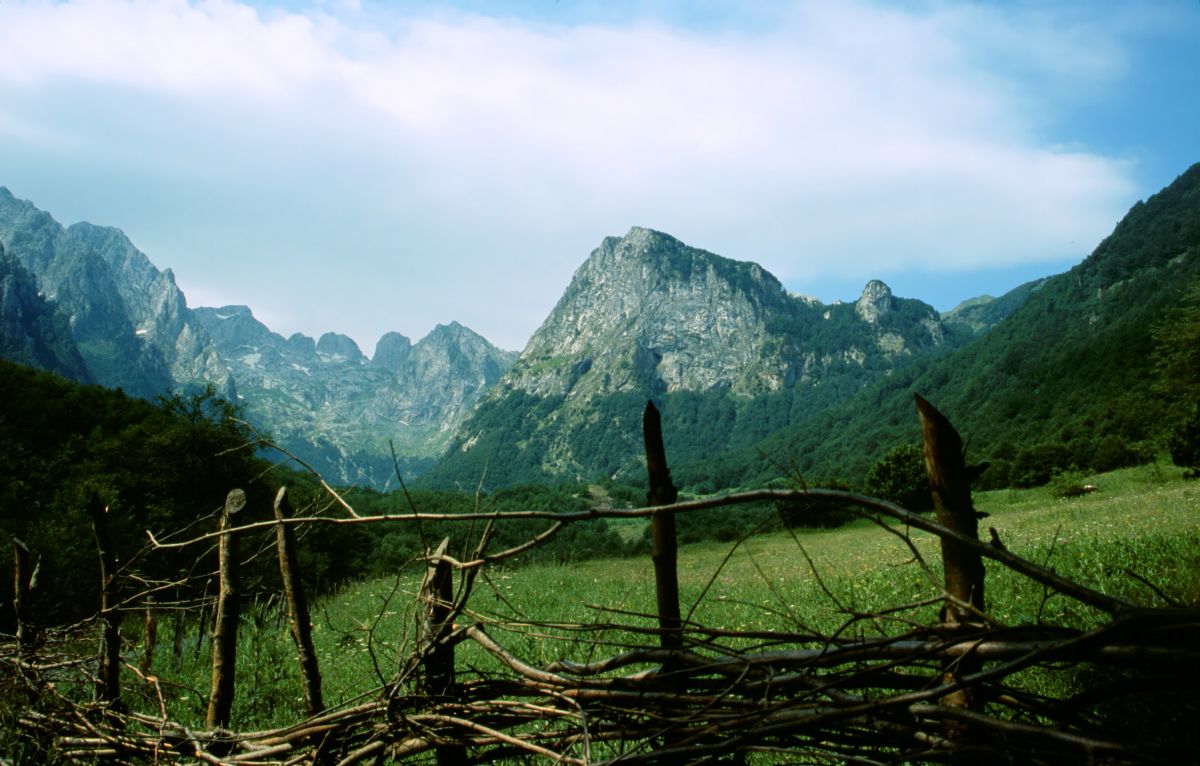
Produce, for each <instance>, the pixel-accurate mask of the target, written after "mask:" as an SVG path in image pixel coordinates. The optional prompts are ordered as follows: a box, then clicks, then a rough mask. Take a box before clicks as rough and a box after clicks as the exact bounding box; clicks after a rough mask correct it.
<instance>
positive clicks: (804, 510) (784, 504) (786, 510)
mask: <svg viewBox="0 0 1200 766" xmlns="http://www.w3.org/2000/svg"><path fill="white" fill-rule="evenodd" d="M819 487H820V488H821V489H841V490H847V491H853V487H851V486H850V485H849V484H848V483H846V482H844V481H842V480H841V479H830V480H828V481H823V482H820V483H819ZM775 512H776V513H777V514H779V519H780V521H782V522H783V525H784V526H785V527H787V528H788V529H795V528H798V527H810V528H812V527H817V528H830V527H840V526H842V525H843V524H847V523H849V522H851V521H853V520H854V519H856V518H858V513H857V511H856V510H855V508H854V506H851V505H847V504H846V503H841V502H838V501H837V500H826V499H824V498H816V497H813V498H798V499H795V500H776V501H775Z"/></svg>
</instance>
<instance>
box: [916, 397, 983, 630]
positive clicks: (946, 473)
mask: <svg viewBox="0 0 1200 766" xmlns="http://www.w3.org/2000/svg"><path fill="white" fill-rule="evenodd" d="M915 396H916V402H917V413H918V414H919V415H920V418H921V435H922V437H923V440H924V452H925V469H926V470H927V471H928V472H929V484H930V487H931V488H932V489H933V503H934V507H935V508H936V509H937V515H938V521H939V522H940V523H941V524H942V525H944V526H947V527H949V528H950V529H953V530H954V531H956V532H959V533H961V534H963V535H966V536H967V537H971V538H978V537H979V521H978V518H977V517H976V515H975V506H974V505H973V504H972V502H971V481H972V480H973V479H974V476H973V475H972V472H971V471H969V470H968V469H967V466H966V463H965V462H964V459H963V442H962V437H960V436H959V435H958V431H957V430H955V428H954V426H953V425H951V424H950V421H949V420H948V419H947V418H946V416H945V415H943V414H942V413H941V412H939V411H938V410H937V408H936V407H934V406H933V405H932V404H930V403H929V402H927V401H925V400H924V399H922V398H921V397H920V395H915ZM942 564H943V569H944V571H945V583H946V592H947V593H948V594H950V596H952V597H953V598H954V599H955V600H956V601H958V602H962V603H966V604H970V605H971V606H972V607H974V608H975V609H978V610H980V611H982V610H983V603H984V602H983V574H984V572H983V559H982V557H980V555H979V554H978V553H976V552H975V551H972V550H970V549H968V548H965V547H963V546H962V545H959V544H958V543H956V542H953V541H951V540H947V539H945V538H942ZM945 618H946V621H947V622H952V623H962V622H969V621H971V614H970V612H969V610H965V609H963V608H962V607H960V606H958V605H957V604H956V603H955V602H954V601H950V602H947V604H946V616H945Z"/></svg>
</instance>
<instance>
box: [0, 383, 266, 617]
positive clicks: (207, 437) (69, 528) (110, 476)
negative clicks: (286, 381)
mask: <svg viewBox="0 0 1200 766" xmlns="http://www.w3.org/2000/svg"><path fill="white" fill-rule="evenodd" d="M0 401H3V402H4V406H3V410H0V474H2V475H4V476H5V477H6V481H5V482H3V484H2V485H0V530H3V532H4V533H6V534H11V535H16V536H17V537H19V538H21V539H23V540H24V541H25V542H26V543H27V544H28V545H29V546H30V548H31V549H32V550H33V551H34V552H35V554H36V555H37V556H39V557H40V558H41V565H42V572H43V573H45V574H44V576H43V578H42V583H43V586H42V588H41V589H40V591H39V592H38V594H37V598H38V601H37V604H38V609H37V611H38V612H39V614H40V615H41V616H42V618H44V619H45V620H47V621H51V622H56V621H62V620H70V619H78V618H80V617H82V616H85V615H87V614H90V613H92V612H94V611H95V608H96V606H97V604H98V600H97V594H98V583H97V580H98V574H97V568H96V567H97V565H96V552H95V543H94V542H93V539H92V530H91V522H90V519H89V518H88V517H87V514H86V513H85V507H86V504H87V501H88V499H89V498H90V497H91V496H92V495H93V494H95V495H98V497H99V498H100V500H101V501H102V502H103V503H104V504H105V505H106V506H107V508H108V512H107V514H106V516H105V518H106V521H107V524H108V526H109V534H110V536H111V537H112V539H113V541H114V546H115V548H116V554H117V557H118V560H119V561H121V562H123V564H124V565H125V567H126V568H127V569H129V568H131V569H132V571H133V572H136V573H138V574H139V575H141V576H143V577H173V576H175V575H177V574H178V572H179V571H180V570H181V569H191V568H193V567H195V566H197V561H196V559H195V555H192V554H180V553H178V552H174V553H167V552H162V553H160V554H158V555H153V556H147V555H144V553H143V552H142V549H143V548H144V546H145V543H146V530H151V531H153V532H154V533H155V534H160V535H161V534H165V533H171V532H177V531H179V530H182V529H184V528H187V527H189V525H192V524H194V523H195V522H196V521H197V520H199V519H202V518H204V517H206V516H210V515H211V514H212V513H213V512H214V510H215V509H218V508H220V507H221V505H222V504H223V502H224V498H225V495H226V493H227V492H228V491H229V490H230V489H232V488H234V487H243V488H245V489H246V490H247V492H249V493H250V494H251V497H252V498H253V499H254V500H255V501H256V503H257V504H258V505H259V506H260V507H265V508H269V507H270V505H269V488H267V487H265V486H264V485H262V484H261V482H259V483H258V484H255V482H254V480H255V477H256V476H258V475H259V474H261V473H262V471H263V469H264V468H265V467H266V466H265V464H264V463H262V462H261V461H259V460H257V459H256V458H254V456H253V448H252V446H251V439H250V437H249V435H248V433H247V432H246V430H245V427H244V426H243V425H242V424H240V423H239V422H238V421H236V420H235V419H234V418H233V416H234V415H236V414H237V410H236V408H234V407H233V406H232V405H230V404H229V403H228V402H225V401H223V400H221V399H219V398H217V397H216V396H215V395H214V394H213V392H212V391H211V390H209V391H204V392H201V393H199V394H196V395H194V396H191V397H182V396H175V397H171V398H170V399H166V400H163V401H161V402H160V403H159V404H157V405H155V404H152V403H149V402H146V401H144V400H141V399H134V398H130V397H127V396H125V395H124V394H123V393H121V392H120V391H110V390H107V389H103V388H100V387H97V386H81V385H78V384H73V383H69V382H68V381H66V380H64V379H62V378H59V377H57V376H55V375H52V374H50V373H45V372H38V371H35V370H32V369H30V368H27V367H22V366H20V365H14V364H10V363H7V362H3V363H0ZM189 556H190V558H189ZM10 571H11V570H10ZM0 619H2V620H4V621H5V624H7V621H8V620H11V616H10V615H9V614H7V613H5V614H4V615H3V617H0Z"/></svg>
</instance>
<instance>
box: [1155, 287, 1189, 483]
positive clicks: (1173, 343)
mask: <svg viewBox="0 0 1200 766" xmlns="http://www.w3.org/2000/svg"><path fill="white" fill-rule="evenodd" d="M1154 340H1155V343H1156V347H1155V354H1154V361H1155V367H1156V370H1157V372H1158V374H1159V377H1158V388H1159V390H1160V391H1162V392H1163V394H1164V395H1165V396H1166V397H1167V399H1168V401H1169V403H1170V405H1171V407H1172V412H1173V414H1174V416H1175V421H1174V423H1173V424H1172V425H1171V426H1170V427H1169V432H1168V440H1167V448H1168V451H1169V452H1170V454H1171V459H1172V460H1174V461H1175V464H1176V465H1179V466H1185V467H1189V468H1191V469H1193V472H1195V471H1200V279H1197V280H1196V281H1195V282H1194V283H1193V284H1192V286H1191V287H1190V289H1189V290H1188V292H1187V293H1186V295H1185V296H1184V299H1183V301H1182V302H1181V304H1180V305H1179V306H1178V307H1177V308H1175V309H1174V310H1172V311H1169V312H1167V314H1166V315H1165V316H1164V318H1163V320H1162V321H1161V322H1160V323H1159V324H1157V325H1156V326H1155V327H1154Z"/></svg>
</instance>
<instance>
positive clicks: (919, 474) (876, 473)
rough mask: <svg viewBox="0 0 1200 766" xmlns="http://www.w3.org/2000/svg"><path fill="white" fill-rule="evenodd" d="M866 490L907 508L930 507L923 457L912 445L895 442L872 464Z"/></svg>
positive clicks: (927, 478)
mask: <svg viewBox="0 0 1200 766" xmlns="http://www.w3.org/2000/svg"><path fill="white" fill-rule="evenodd" d="M864 488H865V490H866V493H867V494H868V495H873V496H874V497H878V498H882V499H884V500H890V501H892V502H893V503H896V504H897V505H900V506H903V507H905V508H907V509H909V510H910V511H928V510H932V509H933V495H932V494H931V493H930V491H929V476H928V474H926V472H925V456H924V454H923V453H922V452H921V448H920V447H918V446H917V445H915V444H898V445H896V446H895V447H893V448H892V451H891V452H889V453H887V454H886V455H884V456H883V458H881V459H880V460H879V462H877V463H875V465H873V466H871V470H870V471H869V472H868V473H867V482H866V485H865V487H864Z"/></svg>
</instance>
